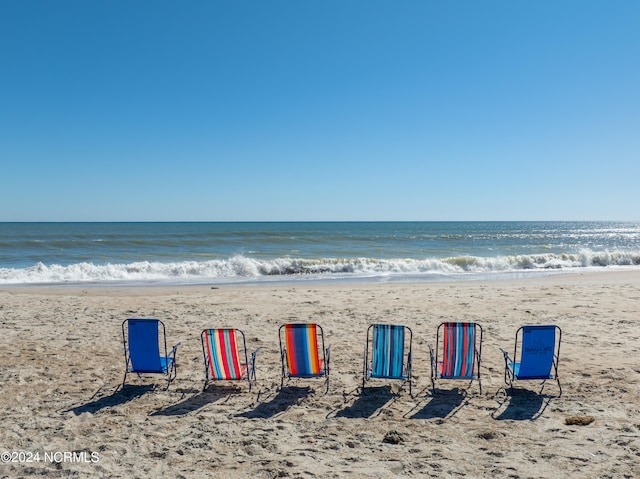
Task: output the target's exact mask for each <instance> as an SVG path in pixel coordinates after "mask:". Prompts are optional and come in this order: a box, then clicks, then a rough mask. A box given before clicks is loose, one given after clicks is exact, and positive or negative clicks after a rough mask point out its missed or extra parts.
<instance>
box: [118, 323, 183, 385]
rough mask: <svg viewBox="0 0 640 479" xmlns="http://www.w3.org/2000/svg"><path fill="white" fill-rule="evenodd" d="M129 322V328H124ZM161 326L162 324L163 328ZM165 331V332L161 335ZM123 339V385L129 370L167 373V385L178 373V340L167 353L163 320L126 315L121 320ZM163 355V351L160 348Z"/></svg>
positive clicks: (145, 372) (141, 372)
mask: <svg viewBox="0 0 640 479" xmlns="http://www.w3.org/2000/svg"><path fill="white" fill-rule="evenodd" d="M125 325H126V331H125ZM160 326H162V328H160ZM160 332H162V335H160ZM122 342H123V345H124V357H125V362H126V366H125V371H124V379H123V380H122V386H123V387H124V384H125V382H126V381H127V374H128V373H136V374H138V376H140V375H141V374H164V375H166V377H167V388H168V387H169V385H170V384H171V381H172V380H173V379H175V377H176V350H177V349H178V346H179V345H180V343H178V344H176V345H175V346H174V347H173V349H171V351H170V352H169V353H168V354H167V336H166V332H165V327H164V323H163V322H162V321H160V320H158V319H133V318H130V319H125V320H124V321H123V322H122ZM161 348H163V349H162V351H163V352H164V356H161V355H160V351H161Z"/></svg>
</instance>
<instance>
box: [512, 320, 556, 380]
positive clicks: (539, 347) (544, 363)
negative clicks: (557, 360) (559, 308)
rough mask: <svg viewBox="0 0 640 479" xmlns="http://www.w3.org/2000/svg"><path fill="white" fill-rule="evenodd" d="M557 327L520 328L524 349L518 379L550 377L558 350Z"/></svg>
mask: <svg viewBox="0 0 640 479" xmlns="http://www.w3.org/2000/svg"><path fill="white" fill-rule="evenodd" d="M556 328H557V327H556V326H555V325H544V326H522V327H521V328H520V329H521V330H522V350H521V357H520V369H519V372H518V379H549V375H550V373H551V367H552V366H553V360H554V356H555V350H556ZM516 338H517V333H516ZM516 346H517V344H516Z"/></svg>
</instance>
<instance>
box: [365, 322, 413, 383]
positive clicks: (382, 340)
mask: <svg viewBox="0 0 640 479" xmlns="http://www.w3.org/2000/svg"><path fill="white" fill-rule="evenodd" d="M403 363H404V326H399V325H395V324H375V325H374V326H373V368H372V371H371V377H373V378H389V379H405V378H406V374H405V372H404V371H403V369H404V368H403V365H404V364H403Z"/></svg>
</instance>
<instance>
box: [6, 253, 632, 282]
mask: <svg viewBox="0 0 640 479" xmlns="http://www.w3.org/2000/svg"><path fill="white" fill-rule="evenodd" d="M614 266H640V252H593V251H588V250H585V251H582V252H580V253H576V254H568V253H567V254H554V253H549V254H537V255H514V256H496V257H477V256H456V257H449V258H426V259H377V258H319V259H299V258H298V259H296V258H277V259H256V258H250V257H247V256H241V255H239V256H233V257H231V258H228V259H223V260H210V261H184V262H175V263H162V262H147V261H143V262H134V263H129V264H102V265H100V264H94V263H90V262H85V263H77V264H72V265H68V266H62V265H57V264H52V265H45V264H43V263H38V264H36V265H34V266H32V267H29V268H22V269H20V268H0V284H61V283H110V282H126V283H154V282H168V283H182V282H185V283H204V282H232V281H251V280H257V279H260V278H265V277H272V278H274V279H276V278H278V277H279V278H294V277H303V276H313V277H314V278H316V279H323V278H327V279H328V278H332V277H336V276H338V275H340V276H347V277H354V278H358V277H369V278H370V277H376V276H391V275H396V276H399V277H401V276H402V275H406V276H411V277H412V278H416V276H417V277H420V276H421V275H424V276H425V277H427V276H428V275H438V276H439V277H441V276H443V275H451V276H455V275H460V274H465V273H481V274H482V273H483V274H488V275H490V274H492V273H509V272H518V271H531V270H538V271H549V272H551V271H570V270H574V269H577V268H603V267H614Z"/></svg>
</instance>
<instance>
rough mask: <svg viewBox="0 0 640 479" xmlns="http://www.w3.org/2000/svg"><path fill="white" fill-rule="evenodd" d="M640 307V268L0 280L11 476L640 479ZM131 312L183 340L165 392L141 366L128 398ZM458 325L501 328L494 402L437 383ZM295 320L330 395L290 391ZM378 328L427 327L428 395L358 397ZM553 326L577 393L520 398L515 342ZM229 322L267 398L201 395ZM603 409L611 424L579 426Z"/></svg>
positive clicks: (422, 333) (422, 350)
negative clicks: (326, 356)
mask: <svg viewBox="0 0 640 479" xmlns="http://www.w3.org/2000/svg"><path fill="white" fill-rule="evenodd" d="M639 312H640V273H638V272H633V273H599V274H595V275H580V276H578V275H575V276H574V275H560V276H552V277H547V278H539V279H521V280H514V281H482V282H456V283H412V284H375V285H352V284H348V285H318V284H304V283H300V284H297V285H295V286H292V285H263V286H233V287H232V286H221V287H209V286H198V287H154V288H147V287H137V288H117V287H112V288H94V287H89V288H67V287H56V288H44V287H28V288H24V287H21V288H2V289H0V323H1V324H2V328H1V330H0V331H1V333H2V334H1V335H0V355H1V356H0V358H1V360H2V361H1V364H2V366H1V367H0V381H1V390H0V407H1V408H2V412H1V414H0V418H1V421H2V422H1V425H2V427H1V429H0V452H2V453H3V456H2V458H3V463H0V477H11V478H13V477H34V476H42V475H46V476H48V477H64V478H73V477H122V478H137V477H140V478H148V477H177V478H181V477H184V478H199V477H214V478H227V477H247V478H274V477H290V478H296V477H301V478H312V477H323V478H326V477H329V478H332V477H333V478H341V477H354V478H369V477H379V478H388V477H442V478H448V477H470V478H474V477H478V478H480V477H496V478H503V477H511V478H553V479H556V478H559V477H572V478H573V477H576V478H608V477H611V478H625V477H628V478H631V477H640V438H639V434H640V414H639V413H640V342H639V340H640V322H639V314H638V313H639ZM128 317H156V318H160V319H162V320H163V321H164V322H165V324H166V326H167V334H168V339H169V342H170V343H174V342H177V341H181V342H182V344H181V346H180V348H179V350H178V367H179V369H178V377H177V379H176V380H175V381H174V383H173V384H172V385H171V387H170V388H169V390H168V391H164V390H162V379H161V378H160V377H157V376H149V377H145V378H141V379H139V378H137V377H136V376H131V380H130V382H129V385H127V386H126V387H125V388H124V389H123V390H119V391H116V389H117V387H118V385H119V384H120V382H121V381H122V376H123V371H124V354H123V347H122V337H121V335H122V333H121V323H122V321H123V320H124V319H126V318H128ZM449 320H465V321H475V322H478V323H480V324H481V325H482V326H483V327H484V343H483V355H482V356H483V366H482V375H483V393H482V394H481V395H480V394H478V390H477V386H476V385H475V384H473V385H471V386H469V384H468V383H466V382H462V383H461V382H455V381H441V382H439V383H438V387H439V388H440V389H441V390H442V392H441V393H440V394H437V395H436V396H431V395H430V380H429V354H428V344H430V343H433V342H434V341H435V332H436V327H437V326H438V324H439V323H440V322H442V321H449ZM285 322H317V323H319V324H320V325H322V326H323V327H324V330H325V335H326V339H327V342H328V343H330V344H331V366H332V371H331V386H330V391H329V393H328V394H324V391H323V389H322V382H321V381H318V380H297V381H290V382H289V383H288V384H287V387H286V388H285V389H284V390H282V391H280V390H279V385H280V357H279V349H278V337H277V330H278V327H279V326H280V325H281V324H283V323H285ZM374 322H391V323H400V324H405V325H408V326H410V327H411V328H412V329H413V333H414V342H413V349H414V373H415V379H416V382H415V386H414V397H413V398H412V397H411V396H409V394H408V391H407V389H406V388H404V389H401V388H400V384H399V383H398V382H386V381H371V382H370V384H371V386H372V389H371V390H370V393H369V394H368V395H366V396H361V395H360V391H359V385H360V383H361V377H362V353H363V349H364V341H365V331H366V328H367V326H368V325H369V324H371V323H374ZM547 323H554V324H557V325H559V326H560V327H561V328H562V330H563V343H562V349H561V360H560V377H561V379H562V386H563V394H562V396H561V397H559V398H558V397H554V396H555V393H556V392H557V389H556V387H555V384H554V383H550V384H548V385H547V387H546V388H545V389H544V391H543V393H542V394H539V391H540V388H539V384H538V383H535V382H534V383H530V382H523V383H521V384H519V385H518V391H517V394H516V395H514V396H512V397H506V398H505V397H504V396H503V395H502V394H500V388H501V387H502V386H503V371H504V361H503V357H502V353H501V352H500V349H499V348H508V349H512V348H513V342H514V335H515V331H516V329H517V328H518V327H519V326H520V325H522V324H547ZM215 326H218V327H222V326H229V327H238V328H241V329H243V330H244V331H245V333H246V335H247V342H248V346H249V348H250V349H254V348H258V347H259V348H260V352H259V353H258V363H257V373H258V380H259V383H258V387H257V388H256V389H255V390H254V391H253V392H251V393H249V392H248V390H247V385H246V383H243V384H241V385H240V386H239V387H237V388H236V387H233V386H221V385H219V384H216V385H213V386H211V387H209V388H208V389H207V390H206V391H205V392H202V386H203V379H204V368H203V365H202V352H201V346H200V340H199V333H200V331H201V330H202V329H203V328H206V327H215ZM154 385H157V386H158V387H154ZM587 416H592V417H593V418H595V421H593V422H592V423H591V424H588V425H580V424H571V425H567V424H566V419H567V418H570V417H577V418H578V419H580V418H584V417H587ZM570 422H571V421H570ZM578 422H580V421H578ZM385 437H386V438H387V440H391V442H386V441H385ZM18 451H22V452H23V453H24V454H23V453H18ZM7 452H8V453H11V452H13V454H10V455H9V456H7V454H6V453H7ZM65 452H66V453H69V454H67V456H66V457H65V456H64V453H65ZM53 453H57V454H55V455H53ZM74 453H75V454H74ZM52 455H53V457H52ZM7 458H9V462H4V461H6V460H7ZM29 459H31V462H25V461H28V460H29Z"/></svg>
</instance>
